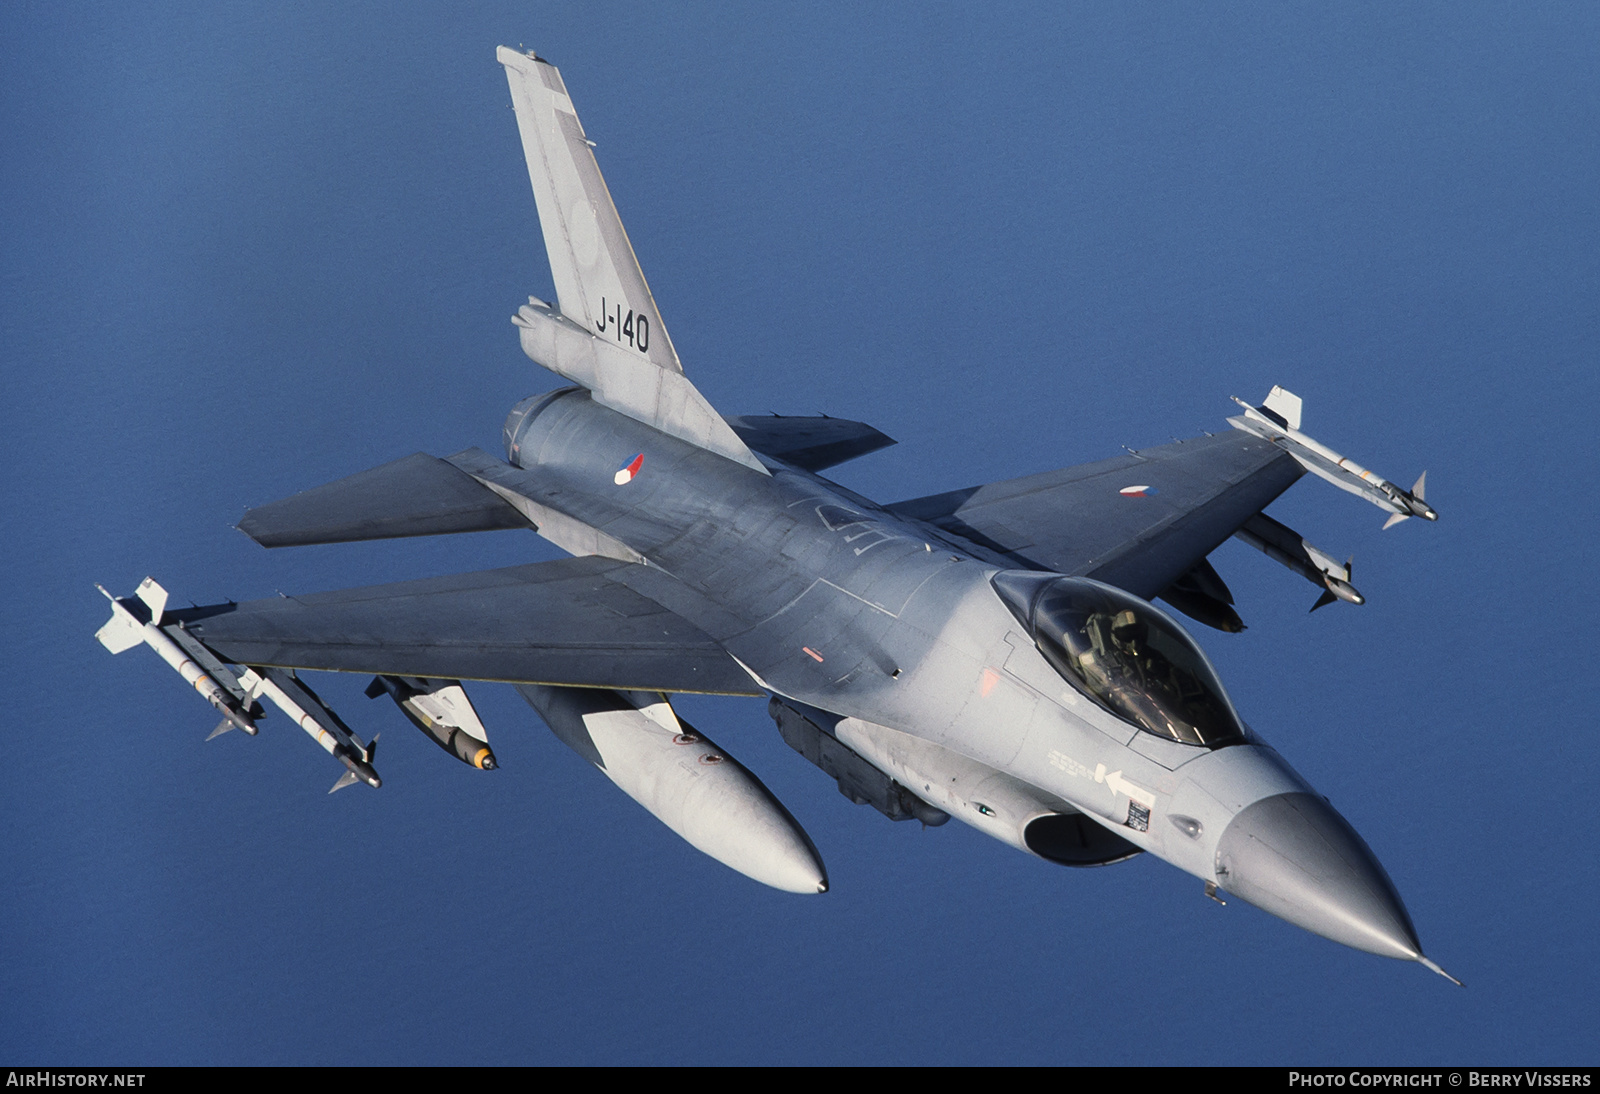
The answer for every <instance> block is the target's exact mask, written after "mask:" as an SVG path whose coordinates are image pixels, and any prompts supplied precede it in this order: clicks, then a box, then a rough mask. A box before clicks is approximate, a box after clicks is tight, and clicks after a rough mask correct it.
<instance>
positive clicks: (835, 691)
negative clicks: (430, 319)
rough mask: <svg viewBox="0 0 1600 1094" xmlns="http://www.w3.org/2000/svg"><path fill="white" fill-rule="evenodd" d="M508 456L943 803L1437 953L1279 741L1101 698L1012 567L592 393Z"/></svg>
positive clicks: (1367, 938)
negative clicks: (1054, 655)
mask: <svg viewBox="0 0 1600 1094" xmlns="http://www.w3.org/2000/svg"><path fill="white" fill-rule="evenodd" d="M506 449H507V455H508V458H509V459H510V460H511V462H512V463H514V464H516V465H518V466H520V467H522V468H524V469H526V470H527V471H529V472H531V473H532V475H531V476H530V477H531V479H532V483H531V485H530V489H531V490H532V491H534V495H535V496H534V497H533V499H532V500H534V501H536V502H537V503H538V504H540V505H543V506H547V507H548V508H550V509H553V510H556V511H558V512H560V513H562V514H564V515H565V516H566V517H568V518H570V519H571V520H574V521H576V522H579V523H581V524H583V525H586V526H587V527H589V528H592V529H594V530H596V531H597V532H599V533H602V534H603V536H604V537H609V538H610V539H611V540H612V541H614V542H616V543H618V544H620V545H624V546H625V548H626V550H627V551H628V552H629V553H630V554H631V555H632V556H637V557H642V558H643V559H644V561H645V563H646V564H647V565H649V566H650V567H653V568H656V569H659V570H661V571H664V572H665V573H666V574H669V575H671V577H672V578H674V579H675V581H673V582H671V583H668V587H669V588H670V590H671V599H672V601H673V602H671V603H664V606H665V607H667V608H669V609H670V610H672V611H674V612H677V613H678V614H680V615H682V616H684V617H685V618H687V619H689V620H690V621H691V622H693V623H695V624H696V625H697V626H699V627H700V628H701V629H702V630H704V631H705V632H706V633H707V634H708V635H710V636H711V637H712V638H713V639H715V640H716V641H717V642H718V643H720V644H721V645H722V646H723V648H724V649H726V650H727V651H728V653H729V654H730V655H732V656H733V657H734V658H735V659H737V660H738V662H739V663H740V664H741V665H742V666H743V667H744V668H745V669H746V670H747V671H748V672H749V673H750V675H751V676H752V677H753V678H754V679H755V680H756V681H757V682H758V683H759V684H760V685H761V686H762V687H763V688H765V689H767V690H768V691H770V692H772V693H773V694H774V695H775V696H779V697H782V698H784V699H787V700H792V701H795V702H796V703H798V704H803V705H804V706H806V707H809V708H814V709H816V710H820V711H825V712H830V713H831V714H832V715H835V716H837V718H838V721H837V723H836V724H835V725H833V726H832V727H831V729H830V732H832V733H833V734H834V735H835V736H836V737H837V738H838V739H839V740H841V741H843V742H844V743H846V744H847V745H849V746H850V747H852V748H853V749H854V750H855V751H857V752H858V753H860V754H862V755H864V756H866V757H867V758H868V759H869V760H870V761H871V762H873V763H874V764H875V766H877V767H879V768H880V769H882V770H884V771H885V772H886V773H888V774H890V775H891V776H892V777H894V778H895V779H896V780H897V781H899V782H900V783H901V784H902V785H903V786H905V787H907V788H908V789H909V790H910V791H911V792H912V793H914V794H916V795H918V796H919V797H921V798H923V799H924V800H925V801H927V802H928V803H930V804H932V805H934V806H936V807H938V808H939V809H943V810H945V811H946V812H949V813H950V814H951V815H952V816H955V817H957V818H958V819H960V820H962V821H964V822H966V823H968V824H971V825H973V826H974V827H977V828H979V829H980V830H983V831H985V832H987V833H989V834H991V835H994V836H996V837H997V838H1000V839H1003V840H1005V841H1006V842H1008V843H1011V844H1013V845H1014V846H1018V847H1021V848H1023V849H1025V850H1034V851H1035V852H1036V853H1038V850H1039V847H1038V844H1037V841H1035V840H1033V839H1030V838H1029V837H1028V835H1027V833H1028V831H1029V826H1030V824H1032V823H1033V822H1035V821H1037V820H1038V819H1039V818H1041V817H1047V816H1049V817H1057V816H1060V815H1063V814H1069V813H1073V812H1078V813H1082V814H1083V815H1084V816H1086V817H1089V818H1092V819H1093V821H1094V822H1095V823H1096V824H1098V825H1100V826H1102V827H1103V828H1105V829H1106V830H1108V831H1111V832H1113V833H1115V835H1116V836H1119V837H1121V839H1123V840H1126V841H1127V842H1128V844H1131V845H1132V847H1133V848H1137V849H1140V850H1144V851H1148V852H1150V853H1152V854H1155V855H1157V856H1159V857H1161V858H1163V859H1165V860H1166V861H1168V862H1170V863H1172V864H1173V865H1175V866H1177V867H1179V868H1180V869H1183V870H1185V871H1187V872H1189V873H1191V874H1193V875H1195V876H1196V877H1199V878H1201V879H1202V880H1204V881H1206V882H1208V883H1211V884H1215V885H1219V886H1221V887H1222V888H1224V889H1227V890H1229V891H1231V892H1234V893H1236V894H1238V895H1240V896H1242V897H1244V898H1245V899H1247V900H1250V901H1251V902H1253V903H1256V904H1258V905H1260V906H1262V907H1264V908H1265V909H1266V910H1268V911H1270V912H1273V914H1276V915H1279V916H1281V917H1283V918H1285V919H1288V920H1290V921H1291V922H1294V923H1297V924H1298V925H1300V926H1303V927H1306V928H1307V929H1310V930H1313V931H1316V932H1317V933H1320V934H1324V935H1326V936H1328V937H1331V938H1334V939H1335V940H1337V941H1340V942H1343V943H1345V944H1347V945H1352V946H1356V947H1357V948H1360V949H1365V950H1369V951H1371V952H1375V953H1382V954H1385V955H1387V956H1393V957H1399V958H1408V959H1415V958H1417V957H1418V956H1419V954H1420V949H1419V947H1418V945H1417V943H1416V938H1415V933H1414V931H1413V930H1412V928H1411V924H1410V921H1409V918H1408V917H1407V916H1406V913H1405V910H1404V908H1403V906H1402V905H1401V903H1400V901H1399V898H1398V896H1397V895H1396V894H1395V892H1394V889H1393V885H1392V884H1391V883H1390V882H1389V880H1388V878H1387V876H1386V875H1385V874H1384V873H1383V870H1382V868H1381V867H1380V866H1378V864H1377V862H1376V860H1375V859H1374V858H1373V857H1372V855H1371V852H1370V851H1369V850H1367V849H1366V846H1365V844H1364V843H1362V842H1361V840H1360V838H1359V837H1358V836H1356V834H1355V833H1354V831H1353V830H1352V829H1350V827H1349V825H1348V824H1347V823H1345V822H1344V821H1343V819H1342V818H1340V817H1339V816H1338V814H1337V813H1334V812H1333V810H1332V809H1331V808H1330V807H1328V806H1327V805H1326V802H1325V800H1324V799H1322V798H1321V797H1320V796H1319V795H1317V794H1316V793H1315V791H1314V790H1313V789H1312V788H1311V787H1310V786H1309V784H1307V783H1306V782H1305V780H1303V779H1302V778H1301V777H1300V776H1299V775H1298V774H1296V773H1295V772H1294V771H1293V769H1291V768H1290V767H1289V766H1288V764H1287V763H1285V762H1284V761H1283V759H1282V758H1281V757H1279V756H1278V754H1277V753H1276V752H1275V751H1274V750H1273V749H1271V748H1270V747H1268V746H1267V745H1265V744H1264V743H1263V742H1261V741H1260V740H1259V739H1258V738H1256V737H1255V736H1254V735H1253V734H1251V735H1249V737H1248V738H1247V739H1245V740H1243V741H1240V742H1239V743H1235V744H1231V745H1229V746H1228V747H1223V748H1208V747H1204V746H1198V745H1192V744H1184V743H1180V742H1179V741H1175V740H1170V739H1165V738H1162V737H1158V736H1156V735H1155V734H1152V733H1150V732H1147V731H1145V730H1143V729H1141V728H1139V727H1138V726H1136V725H1134V724H1132V723H1131V722H1130V721H1127V720H1124V719H1123V718H1119V717H1117V716H1116V715H1115V714H1113V713H1111V712H1110V711H1109V710H1107V709H1104V708H1103V707H1102V706H1101V705H1097V704H1096V703H1095V702H1093V701H1091V699H1090V698H1089V696H1087V695H1086V694H1084V693H1083V692H1082V691H1081V690H1080V689H1078V688H1075V687H1073V686H1072V684H1071V683H1069V682H1068V681H1067V680H1066V679H1065V678H1064V677H1063V675H1062V674H1061V673H1059V672H1057V670H1056V669H1055V668H1054V667H1052V665H1051V664H1050V663H1049V662H1048V661H1047V660H1046V659H1045V657H1044V656H1043V655H1042V654H1041V652H1040V650H1039V648H1038V647H1037V646H1036V644H1035V641H1034V639H1033V638H1032V637H1031V636H1030V635H1029V633H1028V627H1027V625H1026V622H1025V621H1024V620H1023V619H1020V618H1019V617H1018V615H1017V614H1016V612H1015V611H1014V610H1013V609H1011V608H1008V607H1007V604H1006V602H1005V601H1003V600H1002V598H1001V596H1000V595H999V594H998V593H997V592H996V589H995V586H994V583H993V579H994V577H995V575H996V574H997V573H999V572H1001V571H1002V570H1003V569H1004V565H1003V563H1002V562H1001V561H1000V560H997V559H995V558H994V557H992V556H991V557H987V558H986V557H981V556H980V555H979V554H978V553H976V552H975V551H974V550H973V549H972V548H971V546H970V545H965V544H961V543H958V542H952V541H951V540H949V539H946V538H944V537H943V536H941V534H940V533H939V532H938V531H937V530H936V529H934V528H932V527H929V526H927V525H923V524H921V523H919V522H915V521H908V520H905V519H903V518H900V517H898V516H897V515H895V514H894V513H892V512H889V511H887V510H885V509H883V508H882V507H880V506H878V505H876V504H875V503H873V502H870V501H868V500H866V499H864V498H861V497H859V496H858V495H856V494H854V493H852V492H850V491H848V490H846V489H844V488H842V487H840V486H838V485H836V484H834V483H831V482H828V481H827V480H825V479H822V478H820V477H819V476H817V475H814V474H811V473H808V472H805V471H802V470H798V469H795V468H792V467H788V466H786V465H783V464H780V463H777V462H775V461H774V462H772V463H770V464H769V470H770V471H771V474H770V475H763V474H761V473H760V472H759V471H755V470H753V469H751V468H748V467H744V466H741V465H739V464H736V463H734V462H733V461H731V460H729V459H726V458H724V457H723V456H720V455H717V454H715V453H712V452H708V451H705V450H704V449H701V448H697V447H695V446H694V445H691V444H688V443H686V442H684V441H681V440H678V439H677V438H674V437H671V436H667V435H666V434H663V433H661V432H659V431H657V430H655V429H653V428H651V427H650V426H647V425H644V424H642V423H640V422H638V421H635V420H633V419H632V418H630V417H627V416H625V415H622V414H619V413H617V412H615V411H613V410H610V409H608V408H607V407H604V406H602V405H600V404H598V403H597V402H595V401H593V400H592V399H591V398H590V395H589V393H588V392H587V391H584V390H582V389H565V390H563V391H559V392H552V393H549V394H547V395H543V396H536V397H533V398H531V399H528V400H525V401H524V402H523V403H521V404H519V405H518V407H517V408H516V409H514V410H513V411H512V413H511V415H510V417H509V418H508V419H507V422H506ZM1142 603H1143V602H1141V604H1142ZM1145 607H1146V608H1148V610H1149V611H1150V612H1157V609H1155V608H1153V607H1150V606H1148V605H1145ZM1158 614H1159V613H1158ZM1163 618H1164V617H1163ZM1174 626H1175V624H1174ZM1045 857H1052V856H1050V855H1049V854H1046V856H1045Z"/></svg>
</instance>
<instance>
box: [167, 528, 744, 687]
mask: <svg viewBox="0 0 1600 1094" xmlns="http://www.w3.org/2000/svg"><path fill="white" fill-rule="evenodd" d="M639 569H642V567H640V566H638V565H637V564H633V563H622V562H616V561H614V560H612V559H607V558H600V557H589V558H570V559H561V560H558V561H556V562H541V563H535V564H533V565H529V566H513V567H509V568H507V569H502V570H486V571H480V572H478V573H470V574H458V575H454V576H451V577H442V578H428V579H425V580H422V581H406V582H400V583H398V584H393V585H376V586H368V587H366V588H359V589H344V590H340V591H338V592H329V593H317V594H314V595H310V596H300V597H274V598H272V599H268V600H255V601H248V602H245V603H242V604H226V605H217V606H213V607H206V608H196V609H187V610H185V611H181V612H175V613H171V614H173V615H174V616H176V617H177V618H179V619H181V620H183V621H184V623H185V625H186V627H187V628H188V633H189V634H191V635H193V636H194V637H196V638H198V639H199V640H200V641H202V642H204V643H205V645H206V646H208V647H209V648H210V649H212V650H214V651H215V652H216V653H217V655H218V656H220V657H222V658H223V659H225V660H228V661H232V662H234V663H235V664H242V665H272V666H281V667H285V668H302V669H325V670H330V671H335V672H359V673H367V674H373V675H382V676H417V677H425V678H437V679H447V680H500V681H507V682H511V683H524V684H563V685H568V686H573V687H604V688H616V689H619V690H637V691H664V692H707V693H712V694H722V695H759V694H762V692H761V691H760V689H759V688H757V687H756V686H755V685H754V684H753V683H752V682H751V680H750V678H749V676H748V675H747V674H746V673H745V672H744V670H743V669H741V668H739V666H738V664H737V663H736V662H735V661H734V660H733V659H732V658H731V657H729V656H728V655H727V653H725V652H724V651H723V649H722V648H721V647H720V646H718V645H717V644H716V643H715V642H713V641H712V640H711V639H710V638H709V637H707V636H706V634H705V633H704V632H702V631H701V630H700V629H699V628H697V627H695V626H694V625H693V624H691V623H689V622H688V621H687V620H685V619H683V618H681V617H680V616H678V615H675V614H674V613H672V612H669V611H667V610H666V609H665V608H663V607H661V605H660V604H658V603H656V602H655V601H653V600H651V599H648V598H647V597H645V596H642V595H640V594H639V593H637V592H634V591H633V590H632V589H630V588H628V587H627V585H625V584H624V583H623V581H624V579H625V578H626V576H627V574H628V572H630V571H633V570H639ZM655 572H656V573H659V571H655Z"/></svg>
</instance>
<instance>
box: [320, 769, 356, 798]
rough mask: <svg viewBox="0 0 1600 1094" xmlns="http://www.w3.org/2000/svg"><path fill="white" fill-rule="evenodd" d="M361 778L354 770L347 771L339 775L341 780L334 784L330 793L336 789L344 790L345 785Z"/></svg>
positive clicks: (349, 784)
mask: <svg viewBox="0 0 1600 1094" xmlns="http://www.w3.org/2000/svg"><path fill="white" fill-rule="evenodd" d="M360 779H361V777H360V776H359V775H357V774H356V773H355V772H354V771H346V772H345V773H344V774H343V775H340V776H339V781H338V782H336V783H334V784H333V790H330V791H328V793H330V794H332V793H334V792H335V791H338V790H343V789H344V788H345V787H347V786H351V785H353V784H355V783H357V782H359V781H360Z"/></svg>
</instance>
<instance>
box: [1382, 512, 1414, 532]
mask: <svg viewBox="0 0 1600 1094" xmlns="http://www.w3.org/2000/svg"><path fill="white" fill-rule="evenodd" d="M1410 519H1411V514H1410V513H1396V514H1395V515H1394V516H1392V517H1390V518H1389V519H1388V520H1386V521H1384V522H1383V530H1384V531H1385V532H1387V531H1388V530H1389V529H1391V528H1393V527H1394V526H1395V525H1396V524H1399V523H1400V522H1401V521H1403V520H1410Z"/></svg>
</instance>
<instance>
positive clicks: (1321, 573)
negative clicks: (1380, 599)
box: [1233, 513, 1393, 611]
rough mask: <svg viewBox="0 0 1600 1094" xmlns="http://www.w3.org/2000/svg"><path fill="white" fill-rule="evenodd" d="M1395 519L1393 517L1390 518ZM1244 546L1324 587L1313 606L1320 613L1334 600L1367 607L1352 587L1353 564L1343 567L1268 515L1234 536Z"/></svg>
mask: <svg viewBox="0 0 1600 1094" xmlns="http://www.w3.org/2000/svg"><path fill="white" fill-rule="evenodd" d="M1390 519H1393V518H1390ZM1233 536H1234V538H1235V539H1237V540H1239V541H1240V542H1241V543H1248V544H1249V545H1250V546H1252V547H1254V548H1255V549H1256V550H1258V551H1260V552H1261V553H1262V554H1264V555H1266V556H1267V557H1268V558H1270V559H1272V560H1273V561H1274V562H1277V563H1281V564H1282V565H1283V566H1285V567H1287V568H1288V569H1290V570H1293V571H1294V572H1295V573H1297V574H1299V575H1300V576H1301V577H1303V578H1305V579H1306V580H1307V581H1309V582H1311V584H1313V585H1320V586H1321V587H1322V589H1323V593H1322V596H1321V597H1320V598H1318V600H1317V602H1316V603H1315V604H1314V605H1312V607H1311V610H1312V611H1316V610H1317V609H1318V608H1321V607H1323V606H1325V605H1327V604H1332V603H1333V602H1334V599H1335V598H1337V599H1339V600H1343V601H1345V602H1346V603H1349V604H1365V603H1366V602H1367V598H1366V597H1364V596H1362V595H1361V594H1360V593H1359V592H1357V591H1356V588H1355V586H1354V585H1351V584H1350V561H1351V560H1346V562H1345V563H1344V565H1342V566H1341V565H1340V564H1339V562H1338V560H1337V559H1336V558H1334V556H1332V555H1330V554H1328V552H1326V551H1324V550H1322V549H1320V548H1319V547H1317V546H1316V545H1315V544H1313V543H1312V542H1311V541H1310V540H1308V539H1306V538H1305V537H1304V536H1302V535H1301V534H1300V533H1299V532H1296V531H1295V530H1294V529H1293V528H1290V527H1288V526H1287V525H1284V524H1280V523H1278V522H1277V521H1275V520H1273V519H1272V518H1271V517H1269V516H1267V515H1266V514H1265V513H1257V514H1256V515H1255V516H1253V517H1251V518H1250V519H1249V520H1247V521H1245V523H1244V526H1243V527H1241V528H1240V529H1239V530H1238V531H1237V532H1235V533H1234V534H1233Z"/></svg>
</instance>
